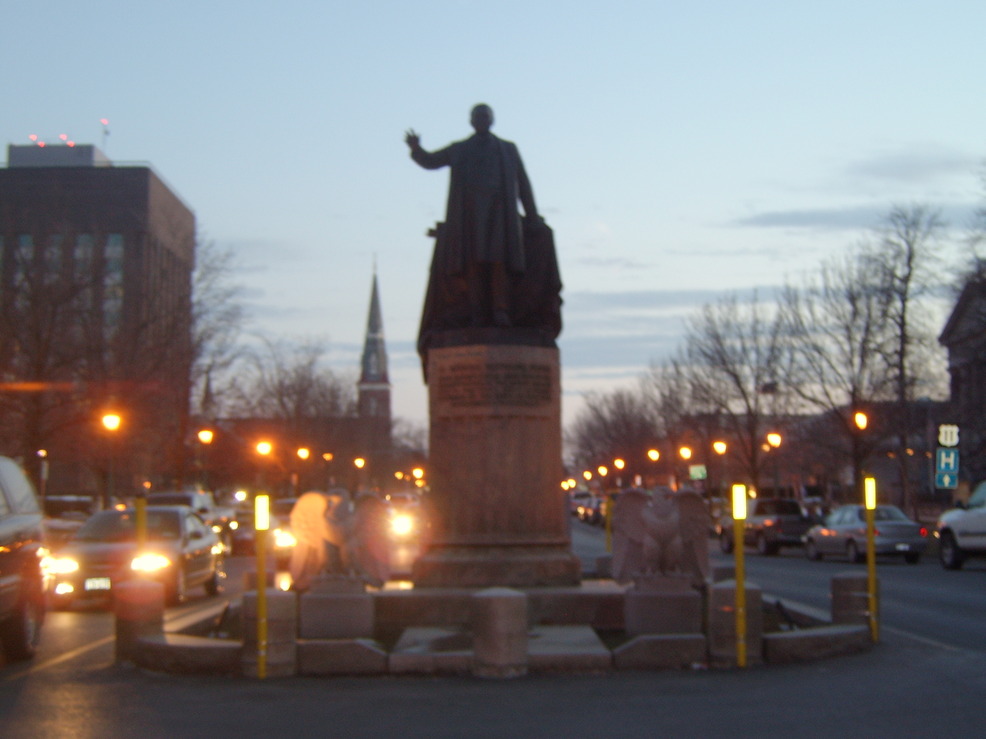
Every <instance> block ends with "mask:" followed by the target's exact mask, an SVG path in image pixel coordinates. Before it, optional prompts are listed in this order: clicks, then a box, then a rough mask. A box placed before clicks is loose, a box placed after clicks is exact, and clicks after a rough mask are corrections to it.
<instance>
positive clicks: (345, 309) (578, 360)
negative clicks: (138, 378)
mask: <svg viewBox="0 0 986 739" xmlns="http://www.w3.org/2000/svg"><path fill="white" fill-rule="evenodd" d="M3 26H4V31H3V43H2V44H0V68H2V69H3V73H2V77H0V100H2V101H3V102H2V108H0V111H2V114H0V143H3V144H28V143H30V142H29V138H28V137H29V136H30V135H31V134H35V135H37V136H39V137H41V138H43V139H45V140H47V141H49V142H52V143H56V142H57V141H58V137H59V134H62V133H65V134H67V135H68V136H69V137H70V138H71V139H72V140H74V141H76V142H79V143H91V144H96V145H97V146H100V147H102V148H104V150H105V151H106V153H107V155H108V156H109V157H110V158H111V159H113V160H114V161H115V162H117V163H133V162H139V163H149V164H150V165H151V166H152V167H153V168H154V170H155V171H156V172H157V173H158V174H159V175H160V176H161V177H162V178H163V179H164V180H165V181H166V182H168V183H169V185H170V186H171V187H172V188H173V189H174V190H175V191H176V192H177V193H178V194H179V195H180V196H181V198H182V199H183V200H184V201H185V202H186V203H187V204H188V205H189V206H190V207H191V208H192V209H193V210H194V211H195V214H196V217H197V222H198V227H199V230H200V235H201V237H202V238H203V239H206V240H211V241H214V242H216V243H217V244H218V245H219V246H220V247H221V248H223V249H229V250H231V251H232V252H234V253H235V255H236V263H237V265H238V271H237V274H236V276H235V279H236V281H237V282H238V283H240V284H242V285H243V287H244V293H243V298H244V303H245V304H246V306H247V307H248V309H249V313H250V317H251V320H250V322H249V324H248V326H247V329H248V332H249V333H250V334H251V335H262V336H267V337H271V338H281V339H297V340H299V341H300V340H303V339H308V338H320V339H323V340H324V341H325V343H326V345H327V347H328V349H327V352H326V361H327V363H328V364H329V365H331V366H332V367H333V368H334V369H338V370H342V371H348V372H352V373H354V374H355V372H356V369H357V365H358V362H359V355H360V352H361V350H362V342H363V337H364V333H365V329H366V318H367V309H368V303H369V297H370V285H371V280H372V276H373V269H374V263H375V264H376V269H377V277H378V280H379V285H380V290H381V299H382V306H383V316H384V329H385V334H386V339H387V347H388V350H389V355H390V370H391V381H392V383H393V391H392V392H393V404H394V412H395V415H398V416H401V417H403V418H406V419H409V420H411V421H414V422H416V423H421V424H423V423H425V422H426V420H427V406H426V392H425V387H424V385H423V383H422V380H421V373H420V364H419V361H418V357H417V354H416V352H415V349H414V343H415V338H416V334H417V327H418V319H419V317H420V311H421V304H422V299H423V296H424V290H425V283H426V280H427V272H428V264H429V261H430V258H431V248H432V242H431V240H430V239H429V238H428V237H427V236H426V235H425V232H426V231H427V229H428V228H430V227H431V226H433V225H434V223H435V222H436V221H438V220H441V219H443V217H444V212H445V196H446V190H447V187H448V171H447V170H439V171H425V170H423V169H420V168H419V167H417V166H416V165H415V164H413V163H412V162H411V160H410V159H409V157H408V154H407V147H406V146H405V144H404V141H403V136H404V131H405V130H406V129H408V128H412V127H413V128H414V129H415V130H416V131H417V132H418V133H419V134H420V135H421V142H422V145H423V146H424V147H425V148H426V149H435V148H438V147H441V146H444V145H446V144H448V143H449V142H451V141H454V140H458V139H461V138H465V137H466V136H468V135H469V134H470V133H471V129H470V128H469V125H468V118H469V110H470V108H471V107H472V106H473V105H474V104H475V103H477V102H486V103H489V104H490V105H491V106H492V107H493V109H494V111H495V114H496V122H495V125H494V128H493V131H494V133H496V134H498V135H499V136H501V137H502V138H505V139H508V140H511V141H514V142H516V143H517V145H518V146H519V148H520V152H521V155H522V157H523V159H524V163H525V166H526V169H527V173H528V175H529V176H530V179H531V183H532V185H533V187H534V193H535V197H536V199H537V201H538V206H539V209H540V210H541V212H542V214H543V215H544V216H545V218H546V220H547V221H548V223H549V225H551V227H552V228H553V229H554V231H555V241H556V245H557V249H558V257H559V263H560V268H561V274H562V280H563V282H564V284H565V288H564V292H563V298H564V301H565V304H564V308H563V320H564V324H565V325H564V330H563V332H562V335H561V338H560V341H559V346H560V348H561V356H562V367H563V375H562V382H563V391H564V416H565V420H566V422H567V421H570V420H571V419H572V418H573V417H574V414H575V413H576V412H577V409H578V406H579V398H580V396H581V394H582V393H584V392H586V391H589V390H609V389H612V388H614V387H617V386H620V385H623V384H626V383H627V382H630V381H632V380H633V379H634V378H636V377H637V376H638V375H640V374H641V373H642V372H643V371H644V370H645V369H646V368H647V366H648V365H649V364H650V363H651V362H652V361H660V360H661V359H663V358H665V357H666V356H668V354H669V353H671V352H672V351H673V350H674V349H675V348H676V347H677V346H678V345H679V341H680V335H681V326H682V324H681V321H682V318H683V316H685V315H688V314H689V313H690V312H691V311H693V310H695V309H696V308H697V307H699V306H701V305H702V304H703V303H706V302H709V301H712V300H715V299H716V297H717V296H718V295H721V294H722V292H723V291H733V290H742V291H747V290H751V289H754V288H756V289H758V290H760V291H761V292H762V293H763V294H769V292H770V291H771V290H772V289H773V288H776V287H777V286H779V285H781V284H783V283H784V282H785V281H797V280H799V279H800V276H801V274H802V273H803V272H805V271H806V270H810V269H813V268H815V267H817V266H818V264H819V263H820V261H821V260H822V259H824V258H826V257H827V256H830V255H835V254H838V253H841V252H842V251H843V250H845V249H846V248H847V247H849V246H850V245H852V244H854V243H857V242H859V241H860V240H861V239H863V238H864V237H866V235H867V230H868V229H871V228H873V227H875V226H877V225H879V219H880V217H881V215H883V214H886V212H887V211H888V210H889V209H890V207H891V206H892V205H895V204H903V205H906V204H912V203H927V204H929V205H931V206H933V207H937V208H940V209H941V211H942V214H943V217H944V219H945V220H946V221H948V222H949V223H950V224H951V226H952V228H953V232H954V236H955V237H956V240H958V238H959V237H960V236H961V235H962V233H963V232H964V230H965V229H966V227H967V226H968V223H969V217H970V213H971V210H972V209H973V208H974V207H975V206H976V205H978V204H982V203H983V201H984V198H986V194H984V188H983V185H982V180H981V174H982V172H983V162H984V160H986V98H984V95H983V90H984V89H986V46H984V44H983V38H982V36H983V28H986V3H983V2H982V0H968V1H965V0H962V1H959V0H939V1H938V2H909V1H908V0H894V1H892V2H891V1H889V0H888V1H883V0H852V1H849V2H843V1H842V0H830V2H826V3H817V2H807V1H805V2H801V1H798V0H794V1H793V2H792V1H791V0H787V1H786V2H760V1H758V0H751V1H749V2H742V3H741V2H703V1H702V0H698V1H697V2H692V3H672V2H659V1H656V0H651V1H649V2H646V1H640V2H621V1H620V0H609V1H608V2H594V1H585V2H577V1H572V2H567V3H559V2H548V1H547V0H524V1H523V2H518V1H515V0H500V2H495V3H490V2H487V3H480V2H474V1H473V0H418V1H417V2H396V1H394V2H385V1H382V0H381V1H374V0H368V1H367V2H362V3H357V2H338V1H336V0H323V1H321V2H317V1H314V0H313V1H310V2H301V1H295V0H285V2H283V3H259V2H256V3H255V2H251V1H250V0H239V2H225V1H222V2H210V1H208V0H205V1H203V0H199V1H198V2H194V3H192V2H186V1H185V0H172V1H171V2H167V3H135V2H119V1H118V0H102V1H101V2H96V3H80V2H68V1H64V2H63V1H61V0H50V1H49V2H46V3H7V4H6V6H5V8H4V11H3ZM101 118H107V119H108V120H109V126H108V134H106V133H104V130H103V126H102V125H101V124H100V119H101ZM3 151H4V154H3V155H0V156H2V157H4V158H5V154H6V150H5V149H4V150H3Z"/></svg>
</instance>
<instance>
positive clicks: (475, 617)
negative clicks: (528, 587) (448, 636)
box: [472, 588, 527, 678]
mask: <svg viewBox="0 0 986 739" xmlns="http://www.w3.org/2000/svg"><path fill="white" fill-rule="evenodd" d="M472 611H473V613H472V632H473V667H472V672H473V674H474V675H476V676H478V677H501V678H502V677H520V676H522V675H526V674H527V596H526V595H524V594H523V593H521V592H519V591H516V590H511V589H509V588H489V589H487V590H483V591H480V592H479V593H477V594H476V595H474V596H473V598H472Z"/></svg>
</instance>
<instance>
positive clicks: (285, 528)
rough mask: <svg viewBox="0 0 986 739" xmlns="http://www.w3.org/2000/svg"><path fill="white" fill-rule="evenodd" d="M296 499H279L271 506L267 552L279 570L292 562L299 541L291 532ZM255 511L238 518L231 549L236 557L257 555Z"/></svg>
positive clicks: (239, 515)
mask: <svg viewBox="0 0 986 739" xmlns="http://www.w3.org/2000/svg"><path fill="white" fill-rule="evenodd" d="M294 503H295V499H294V498H291V499H278V500H277V501H275V502H274V503H272V505H271V511H270V522H269V525H270V528H269V529H268V532H267V547H266V551H267V553H268V554H271V555H272V556H273V557H274V562H275V564H276V566H277V567H278V569H284V568H286V567H287V566H288V562H290V561H291V552H292V551H293V550H294V547H295V544H297V543H298V540H297V539H296V538H295V536H294V533H292V531H291V508H292V507H293V506H294ZM255 537H256V531H255V530H254V511H253V509H250V510H241V511H240V512H239V513H238V514H237V517H236V528H234V529H233V530H232V531H231V534H230V541H231V544H230V546H231V549H232V553H233V554H234V555H252V554H255V553H256V543H255Z"/></svg>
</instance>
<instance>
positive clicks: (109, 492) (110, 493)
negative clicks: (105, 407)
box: [101, 412, 123, 509]
mask: <svg viewBox="0 0 986 739" xmlns="http://www.w3.org/2000/svg"><path fill="white" fill-rule="evenodd" d="M101 420H102V423H103V428H104V429H106V430H107V431H108V432H109V443H108V447H109V449H108V451H109V453H108V455H107V456H108V457H109V459H108V460H107V471H106V489H105V491H104V492H103V505H102V508H104V509H106V508H109V507H110V503H111V501H112V500H113V497H114V492H115V491H114V482H115V481H114V479H113V472H114V470H113V467H114V462H115V459H116V447H115V445H114V444H113V437H114V436H115V435H116V432H117V431H119V430H120V426H121V425H122V424H123V419H122V418H121V417H120V414H119V413H115V412H108V413H104V414H103V417H102V419H101Z"/></svg>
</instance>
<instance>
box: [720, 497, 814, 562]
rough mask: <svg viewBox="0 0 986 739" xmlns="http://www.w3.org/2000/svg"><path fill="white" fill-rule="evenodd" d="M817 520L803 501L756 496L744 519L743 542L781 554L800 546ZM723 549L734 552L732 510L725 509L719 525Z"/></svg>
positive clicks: (765, 552) (748, 506)
mask: <svg viewBox="0 0 986 739" xmlns="http://www.w3.org/2000/svg"><path fill="white" fill-rule="evenodd" d="M814 523H815V521H814V519H813V518H812V517H811V516H809V515H808V514H807V513H806V512H805V511H804V509H803V508H802V507H801V504H800V503H798V501H796V500H792V499H790V498H754V499H753V500H750V501H748V502H747V510H746V520H745V521H744V522H743V544H744V545H746V546H755V547H756V548H757V551H758V552H759V553H760V554H764V555H771V554H777V552H778V551H780V548H781V547H800V546H803V544H804V542H803V541H802V539H801V537H803V536H804V535H805V534H806V533H808V529H810V528H811V527H812V525H813V524H814ZM716 529H717V530H718V534H719V548H720V549H722V551H723V552H725V553H726V554H728V553H729V552H731V551H733V546H734V542H733V518H732V513H730V512H728V511H727V512H725V513H723V515H722V517H721V518H720V519H719V525H718V526H716Z"/></svg>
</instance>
